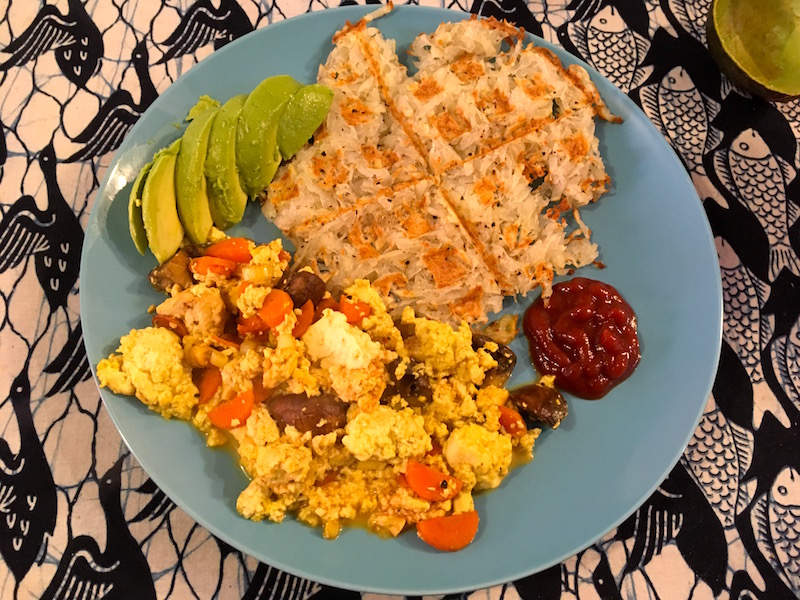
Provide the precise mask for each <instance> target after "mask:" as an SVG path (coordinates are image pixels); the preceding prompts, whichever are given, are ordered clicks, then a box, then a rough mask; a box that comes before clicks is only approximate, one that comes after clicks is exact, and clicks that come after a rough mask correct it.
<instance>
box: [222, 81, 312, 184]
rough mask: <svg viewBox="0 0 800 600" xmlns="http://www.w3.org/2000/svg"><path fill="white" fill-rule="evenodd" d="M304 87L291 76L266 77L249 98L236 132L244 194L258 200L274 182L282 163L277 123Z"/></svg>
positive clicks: (237, 155)
mask: <svg viewBox="0 0 800 600" xmlns="http://www.w3.org/2000/svg"><path fill="white" fill-rule="evenodd" d="M301 87H302V85H301V84H300V83H299V82H298V81H297V80H295V79H294V78H293V77H291V76H290V75H275V76H273V77H267V78H266V79H265V80H264V81H262V82H261V83H259V84H258V85H257V86H256V88H255V89H254V90H253V91H252V92H250V95H249V96H247V100H246V101H245V103H244V106H243V107H242V112H241V114H240V115H239V123H238V125H237V128H236V166H237V167H238V168H239V178H240V180H241V182H242V188H243V189H244V191H245V193H246V194H247V195H248V196H249V197H251V198H255V197H256V196H257V195H258V194H259V193H260V192H261V191H262V190H263V189H264V188H266V187H267V185H269V182H270V181H272V177H273V176H274V175H275V171H277V170H278V166H279V165H280V162H281V154H280V150H279V149H278V144H277V136H278V121H279V119H280V115H281V113H282V112H283V109H284V107H285V106H286V103H287V102H288V101H289V99H290V98H291V97H292V96H293V95H294V94H295V93H296V92H297V91H298V90H299V89H300V88H301Z"/></svg>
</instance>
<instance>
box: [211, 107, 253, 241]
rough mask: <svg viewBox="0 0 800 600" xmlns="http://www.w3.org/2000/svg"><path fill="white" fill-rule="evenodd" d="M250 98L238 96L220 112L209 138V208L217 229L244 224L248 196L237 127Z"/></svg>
mask: <svg viewBox="0 0 800 600" xmlns="http://www.w3.org/2000/svg"><path fill="white" fill-rule="evenodd" d="M245 100H247V94H241V95H240V96H234V97H233V98H231V99H230V100H228V101H227V102H226V103H225V104H223V105H222V108H220V109H219V113H217V116H216V118H215V119H214V123H213V124H212V125H211V133H210V134H209V138H208V154H206V164H205V174H206V183H207V185H208V190H207V191H208V207H209V209H210V210H211V218H212V219H213V220H214V225H216V226H217V227H219V228H220V229H228V228H229V227H231V226H232V225H235V224H236V223H238V222H239V221H241V220H242V215H243V214H244V209H245V206H247V194H245V192H244V190H243V189H242V184H241V183H240V181H239V170H238V169H237V168H236V124H237V122H238V120H239V113H241V111H242V107H243V106H244V103H245Z"/></svg>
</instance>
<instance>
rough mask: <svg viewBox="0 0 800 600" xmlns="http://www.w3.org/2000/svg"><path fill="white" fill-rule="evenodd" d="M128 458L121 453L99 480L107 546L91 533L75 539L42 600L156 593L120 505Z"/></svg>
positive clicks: (147, 596) (142, 596)
mask: <svg viewBox="0 0 800 600" xmlns="http://www.w3.org/2000/svg"><path fill="white" fill-rule="evenodd" d="M127 456H128V454H127V453H126V454H123V455H122V456H120V457H119V459H118V460H117V461H116V462H115V463H114V465H113V466H112V467H111V468H110V469H109V470H108V471H107V472H106V473H105V474H104V475H103V476H102V477H101V478H100V479H99V480H98V482H97V485H98V490H99V497H100V505H101V506H102V507H103V512H104V514H105V517H106V539H105V549H103V550H101V549H100V547H99V546H98V544H97V541H95V539H94V538H92V537H90V536H88V535H79V536H77V537H74V538H71V539H70V540H69V542H68V543H67V547H66V548H65V550H64V554H63V556H62V557H61V560H60V562H59V563H58V568H57V569H56V573H55V575H54V576H53V579H52V580H51V581H50V585H49V586H48V587H47V589H46V590H45V591H44V594H43V595H42V600H53V599H58V600H66V599H67V598H105V599H108V600H113V599H125V598H131V597H135V598H137V599H141V600H148V599H150V598H155V597H156V592H155V587H154V585H153V577H152V575H151V573H150V567H149V565H148V564H147V560H146V559H145V557H144V554H143V553H142V549H141V547H140V546H139V543H138V542H137V541H136V539H135V538H134V537H133V535H131V533H130V531H129V530H128V524H127V522H126V521H125V515H124V513H123V511H122V506H121V504H120V491H121V486H122V483H121V480H122V465H123V463H124V461H125V459H126V458H127ZM134 590H135V591H134Z"/></svg>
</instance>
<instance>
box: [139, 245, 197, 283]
mask: <svg viewBox="0 0 800 600" xmlns="http://www.w3.org/2000/svg"><path fill="white" fill-rule="evenodd" d="M190 260H191V259H190V257H189V255H188V254H187V253H186V252H184V251H183V250H178V251H177V252H176V253H175V255H174V256H173V257H172V258H170V259H169V260H168V261H167V262H165V263H163V264H161V265H158V266H157V267H156V268H155V269H153V270H152V271H150V274H149V275H148V279H149V280H150V284H151V285H152V286H153V287H154V288H155V289H157V290H158V291H160V292H167V293H169V291H170V290H171V289H172V286H174V285H176V284H177V285H179V286H180V287H181V289H184V290H185V289H186V288H188V287H191V286H192V285H193V284H194V279H192V273H191V271H190V270H189V261H190Z"/></svg>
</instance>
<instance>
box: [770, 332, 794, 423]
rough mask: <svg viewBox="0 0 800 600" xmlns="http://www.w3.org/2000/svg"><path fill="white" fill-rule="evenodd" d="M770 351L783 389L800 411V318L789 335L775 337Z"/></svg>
mask: <svg viewBox="0 0 800 600" xmlns="http://www.w3.org/2000/svg"><path fill="white" fill-rule="evenodd" d="M769 351H770V357H771V359H772V365H773V368H774V370H775V374H776V375H777V377H778V381H780V383H781V387H782V388H783V391H784V392H786V395H787V396H788V397H789V400H791V401H792V404H794V407H795V408H796V409H797V410H798V411H800V318H799V319H797V321H795V323H794V325H792V328H791V329H790V330H789V333H788V335H782V336H780V337H777V338H775V340H774V341H773V342H772V345H771V346H770V349H769Z"/></svg>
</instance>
